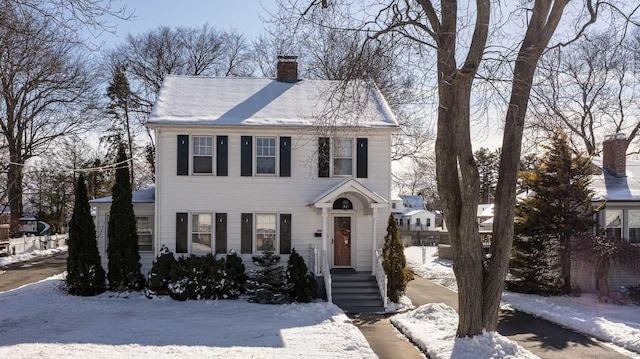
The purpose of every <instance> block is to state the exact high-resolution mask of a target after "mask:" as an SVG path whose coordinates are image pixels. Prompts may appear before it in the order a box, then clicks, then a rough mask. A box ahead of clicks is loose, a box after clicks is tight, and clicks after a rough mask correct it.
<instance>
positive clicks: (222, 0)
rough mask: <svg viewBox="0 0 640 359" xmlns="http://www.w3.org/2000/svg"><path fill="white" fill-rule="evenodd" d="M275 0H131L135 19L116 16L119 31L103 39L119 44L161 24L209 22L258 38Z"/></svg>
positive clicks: (128, 5)
mask: <svg viewBox="0 0 640 359" xmlns="http://www.w3.org/2000/svg"><path fill="white" fill-rule="evenodd" d="M275 2H276V1H275V0H234V1H229V0H181V1H174V0H172V1H169V0H153V1H152V0H127V1H121V2H119V3H118V2H116V3H115V5H116V6H118V5H119V4H121V3H124V4H126V6H127V10H129V11H133V13H134V16H135V19H133V20H129V21H122V20H116V21H114V22H115V25H116V26H117V27H116V29H115V34H110V33H103V34H102V35H100V37H99V39H100V40H101V41H104V42H105V44H106V45H107V46H111V45H112V44H117V43H119V42H120V41H122V39H124V38H125V37H126V35H127V34H128V33H131V34H138V33H141V32H145V31H148V30H152V29H155V28H157V27H158V26H161V25H167V26H187V27H194V26H201V25H204V24H205V23H209V25H211V26H213V27H215V28H216V29H217V30H221V31H225V30H231V29H236V30H238V32H240V33H243V34H245V35H246V36H247V37H248V38H250V39H253V38H256V37H257V36H258V35H259V34H260V33H261V32H262V31H263V29H264V26H263V21H262V19H264V18H267V17H268V16H269V15H268V14H267V12H266V10H265V9H275Z"/></svg>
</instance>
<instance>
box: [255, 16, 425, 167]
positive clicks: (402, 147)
mask: <svg viewBox="0 0 640 359" xmlns="http://www.w3.org/2000/svg"><path fill="white" fill-rule="evenodd" d="M274 16H275V14H274ZM322 21H323V26H319V27H318V26H306V25H305V26H303V24H297V26H294V27H297V29H298V31H301V32H303V33H304V36H302V37H301V38H300V39H299V40H296V39H295V36H293V35H294V34H295V28H294V29H292V28H291V27H292V23H291V22H289V21H287V20H283V19H276V20H273V21H271V22H270V24H271V27H270V29H269V30H270V34H271V36H270V37H269V38H267V37H262V38H260V39H258V40H257V41H255V42H254V54H255V58H254V61H256V62H257V67H258V68H259V69H260V70H261V71H262V74H263V75H265V76H271V77H273V76H274V73H275V68H274V66H273V65H274V59H275V58H276V56H277V55H283V54H294V55H297V56H298V59H299V61H300V62H301V63H302V64H304V65H303V66H302V67H301V70H300V73H301V75H302V77H304V78H310V79H321V80H343V81H347V82H351V83H352V85H353V86H351V87H350V88H352V89H356V90H355V91H354V92H357V90H358V89H359V86H358V85H354V84H353V83H354V82H356V81H354V80H357V82H358V83H360V84H366V85H367V86H368V85H369V83H370V82H372V83H373V84H375V86H376V87H377V88H378V89H379V90H380V91H381V92H382V94H383V95H384V96H385V99H386V100H387V103H388V104H389V106H390V107H391V108H392V109H393V111H394V113H395V115H396V118H397V119H398V122H399V123H400V133H398V134H397V135H395V136H394V137H393V146H392V149H393V152H392V160H394V161H397V160H401V159H403V158H415V159H418V160H419V159H420V158H421V157H423V156H424V155H425V153H426V152H428V150H429V149H430V147H431V146H432V145H433V140H434V135H433V126H432V124H431V123H425V118H427V117H428V116H429V113H430V112H429V111H428V110H426V111H425V109H423V108H422V107H420V106H415V104H416V103H424V102H425V101H426V98H429V97H431V95H432V94H425V93H423V92H422V91H420V89H419V88H418V87H419V78H418V77H417V76H416V75H415V73H414V72H412V71H408V70H407V67H406V66H405V65H406V64H405V62H406V61H407V58H406V57H405V56H403V54H402V49H401V48H399V47H397V46H394V45H393V44H389V43H385V42H379V41H367V36H366V34H364V33H359V32H355V33H354V32H353V31H351V30H349V29H344V28H341V27H340V24H339V21H337V20H336V19H332V18H323V19H322ZM346 88H349V86H344V87H341V88H340V89H338V90H345V89H346ZM349 95H352V96H353V97H357V96H358V95H357V94H349ZM327 96H332V97H333V96H335V97H340V96H341V95H339V94H327ZM333 110H334V111H335V109H333ZM429 110H431V109H429ZM329 112H331V111H329ZM327 117H332V116H331V115H330V114H328V115H327Z"/></svg>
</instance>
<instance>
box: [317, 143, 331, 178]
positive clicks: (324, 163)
mask: <svg viewBox="0 0 640 359" xmlns="http://www.w3.org/2000/svg"><path fill="white" fill-rule="evenodd" d="M329 149H330V144H329V137H318V177H329V163H330V157H329V156H330V151H329Z"/></svg>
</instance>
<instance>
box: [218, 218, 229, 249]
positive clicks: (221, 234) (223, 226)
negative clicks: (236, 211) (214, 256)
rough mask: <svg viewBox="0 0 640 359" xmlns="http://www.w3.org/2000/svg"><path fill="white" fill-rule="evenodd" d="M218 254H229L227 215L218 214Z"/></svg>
mask: <svg viewBox="0 0 640 359" xmlns="http://www.w3.org/2000/svg"><path fill="white" fill-rule="evenodd" d="M216 253H227V214H226V213H216Z"/></svg>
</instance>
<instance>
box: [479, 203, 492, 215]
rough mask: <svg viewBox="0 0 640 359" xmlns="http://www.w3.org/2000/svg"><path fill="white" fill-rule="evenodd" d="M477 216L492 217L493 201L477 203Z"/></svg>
mask: <svg viewBox="0 0 640 359" xmlns="http://www.w3.org/2000/svg"><path fill="white" fill-rule="evenodd" d="M478 217H493V203H486V204H479V205H478Z"/></svg>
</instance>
